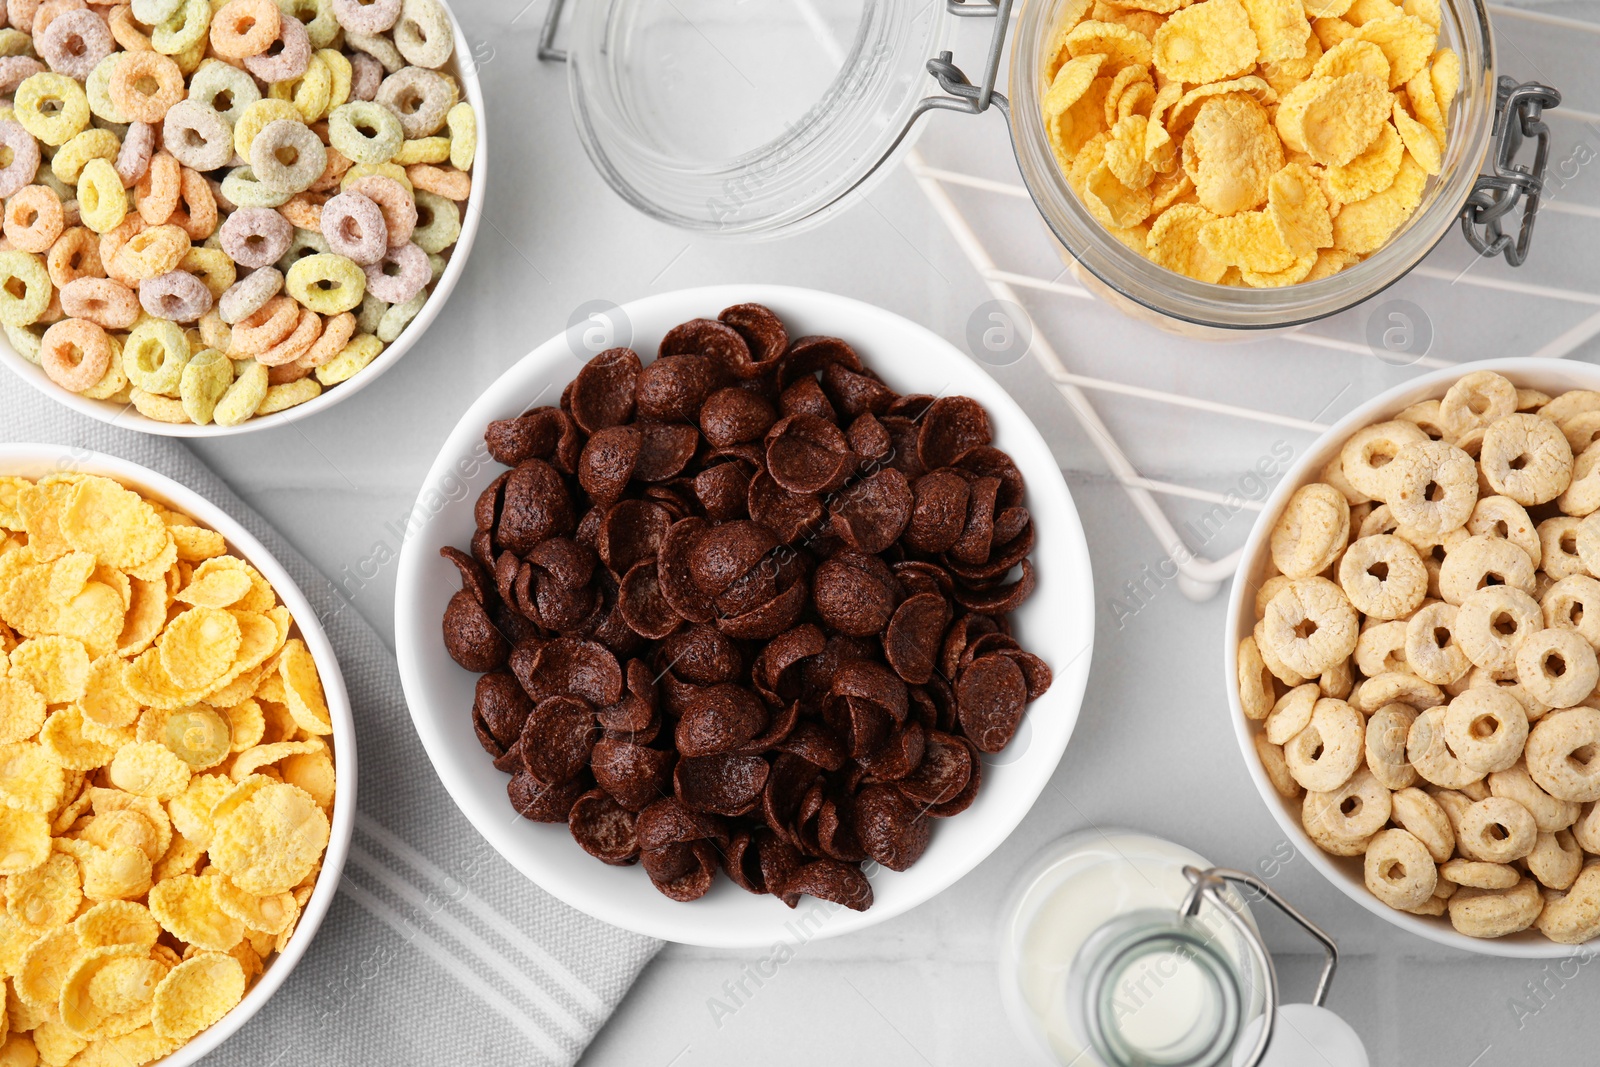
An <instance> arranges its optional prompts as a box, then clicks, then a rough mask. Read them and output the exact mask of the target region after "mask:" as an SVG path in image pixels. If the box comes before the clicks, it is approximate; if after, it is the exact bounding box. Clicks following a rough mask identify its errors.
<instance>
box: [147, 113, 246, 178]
mask: <svg viewBox="0 0 1600 1067" xmlns="http://www.w3.org/2000/svg"><path fill="white" fill-rule="evenodd" d="M161 143H162V145H163V146H164V147H165V148H166V150H167V151H168V152H170V153H172V156H173V158H175V159H176V160H177V161H178V162H179V163H182V164H183V165H184V166H185V167H189V168H190V169H192V170H197V171H204V170H218V169H220V168H222V167H226V166H227V165H228V161H229V160H231V159H232V158H233V127H232V126H229V125H228V120H227V119H224V118H223V117H222V116H221V115H219V114H217V112H216V111H214V110H213V109H212V108H209V107H207V106H206V105H205V104H202V103H199V102H198V101H195V100H180V101H178V102H177V103H176V104H173V105H172V107H170V108H168V109H167V114H166V117H165V118H164V119H163V120H162V123H161Z"/></svg>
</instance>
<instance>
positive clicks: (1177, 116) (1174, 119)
mask: <svg viewBox="0 0 1600 1067" xmlns="http://www.w3.org/2000/svg"><path fill="white" fill-rule="evenodd" d="M1169 84H1170V83H1169ZM1228 93H1243V94H1244V95H1246V96H1249V97H1253V98H1254V99H1255V100H1256V101H1257V102H1258V103H1261V104H1272V103H1276V102H1277V99H1278V94H1277V91H1276V90H1274V89H1273V88H1272V86H1270V85H1268V84H1267V83H1266V82H1264V81H1262V80H1261V79H1260V78H1258V77H1257V76H1256V75H1254V74H1246V75H1245V76H1244V77H1242V78H1229V79H1228V80H1227V81H1220V82H1212V83H1211V84H1210V85H1197V86H1195V87H1194V88H1193V89H1190V90H1189V91H1188V92H1186V93H1183V94H1182V97H1181V99H1179V100H1178V102H1177V104H1176V105H1175V106H1174V107H1173V108H1172V111H1171V114H1169V115H1168V116H1167V119H1166V124H1167V128H1168V129H1169V130H1174V131H1178V130H1183V129H1186V128H1188V126H1189V124H1190V123H1191V122H1193V121H1194V116H1195V114H1196V113H1197V112H1198V111H1199V110H1200V105H1202V104H1204V103H1205V102H1206V101H1207V100H1209V99H1211V98H1212V97H1217V96H1225V95H1227V94H1228Z"/></svg>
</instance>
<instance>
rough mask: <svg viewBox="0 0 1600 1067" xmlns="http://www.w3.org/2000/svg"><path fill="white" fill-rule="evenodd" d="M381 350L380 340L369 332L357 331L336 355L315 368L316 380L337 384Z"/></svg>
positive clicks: (371, 359)
mask: <svg viewBox="0 0 1600 1067" xmlns="http://www.w3.org/2000/svg"><path fill="white" fill-rule="evenodd" d="M382 351H383V342H382V341H380V340H378V339H377V338H376V337H374V336H373V335H372V334H370V333H358V334H356V335H355V337H353V338H351V339H350V343H349V344H347V345H345V346H344V348H342V349H341V350H340V351H339V354H338V355H337V356H334V357H333V358H332V359H330V360H328V362H326V363H324V364H323V365H322V366H320V367H318V368H317V369H316V375H317V381H319V382H321V383H322V384H323V385H337V384H339V383H340V382H343V381H347V380H348V379H349V378H350V377H351V376H352V375H353V374H355V373H356V372H357V371H360V370H362V369H364V368H365V367H366V366H367V364H369V363H371V362H372V361H373V360H375V359H377V358H378V353H379V352H382Z"/></svg>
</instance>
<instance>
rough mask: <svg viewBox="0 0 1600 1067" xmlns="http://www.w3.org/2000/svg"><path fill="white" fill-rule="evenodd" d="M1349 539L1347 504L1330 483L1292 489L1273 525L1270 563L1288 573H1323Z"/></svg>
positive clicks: (1310, 574)
mask: <svg viewBox="0 0 1600 1067" xmlns="http://www.w3.org/2000/svg"><path fill="white" fill-rule="evenodd" d="M1349 541H1350V506H1349V502H1346V499H1344V494H1342V493H1339V491H1338V490H1336V488H1333V486H1331V485H1323V483H1318V482H1314V483H1310V485H1302V486H1301V488H1298V490H1296V491H1294V494H1293V496H1290V499H1288V504H1285V507H1283V514H1282V515H1280V517H1278V522H1277V523H1275V525H1274V526H1272V539H1270V544H1272V563H1274V565H1275V566H1277V568H1278V569H1280V571H1283V573H1285V574H1286V576H1290V577H1310V576H1312V574H1318V573H1322V571H1325V569H1328V566H1330V565H1331V563H1333V561H1334V560H1336V558H1338V555H1339V552H1342V550H1344V547H1346V545H1347V544H1349Z"/></svg>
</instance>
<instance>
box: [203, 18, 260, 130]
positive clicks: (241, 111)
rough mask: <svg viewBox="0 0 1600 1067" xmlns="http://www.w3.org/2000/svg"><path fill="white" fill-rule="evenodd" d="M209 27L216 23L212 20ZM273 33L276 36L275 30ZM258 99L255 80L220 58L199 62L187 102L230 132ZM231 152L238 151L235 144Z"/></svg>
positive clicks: (258, 93)
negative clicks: (220, 121) (224, 124)
mask: <svg viewBox="0 0 1600 1067" xmlns="http://www.w3.org/2000/svg"><path fill="white" fill-rule="evenodd" d="M212 25H213V26H215V25H216V23H215V22H214V21H213V22H212ZM272 32H273V35H274V36H276V35H277V32H278V31H277V30H273V31H272ZM260 99H261V90H260V89H259V88H258V87H257V86H256V82H255V79H254V78H252V77H250V75H249V74H246V73H245V72H244V71H242V70H240V69H239V68H238V67H234V66H230V65H229V64H227V63H224V62H222V61H221V60H219V59H208V60H206V61H205V62H204V63H201V64H200V69H199V70H197V71H195V72H194V74H193V76H192V77H190V79H189V100H190V101H192V102H193V103H196V104H199V105H200V106H202V107H209V108H210V109H211V110H213V111H215V112H216V113H217V114H218V115H221V116H222V118H223V120H224V121H226V122H227V123H228V127H229V128H230V129H232V128H233V127H234V126H236V125H237V124H238V123H239V121H240V120H241V119H243V118H244V115H245V111H246V110H247V109H248V108H249V107H250V105H251V104H253V103H255V102H256V101H258V100H260ZM234 151H236V152H237V151H238V146H237V145H235V146H234ZM241 155H242V153H241Z"/></svg>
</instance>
